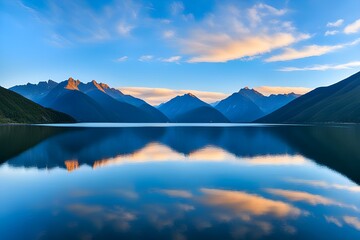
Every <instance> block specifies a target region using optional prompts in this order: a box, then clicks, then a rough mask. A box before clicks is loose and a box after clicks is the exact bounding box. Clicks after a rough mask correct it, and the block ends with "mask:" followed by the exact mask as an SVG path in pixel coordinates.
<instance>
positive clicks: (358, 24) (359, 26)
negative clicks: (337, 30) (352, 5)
mask: <svg viewBox="0 0 360 240" xmlns="http://www.w3.org/2000/svg"><path fill="white" fill-rule="evenodd" d="M359 31H360V19H358V20H356V21H355V22H353V23H351V24H349V25H347V26H346V27H345V29H344V33H346V34H352V33H357V32H359Z"/></svg>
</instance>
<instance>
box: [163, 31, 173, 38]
mask: <svg viewBox="0 0 360 240" xmlns="http://www.w3.org/2000/svg"><path fill="white" fill-rule="evenodd" d="M174 36H175V31H173V30H165V31H164V32H163V37H164V38H173V37H174Z"/></svg>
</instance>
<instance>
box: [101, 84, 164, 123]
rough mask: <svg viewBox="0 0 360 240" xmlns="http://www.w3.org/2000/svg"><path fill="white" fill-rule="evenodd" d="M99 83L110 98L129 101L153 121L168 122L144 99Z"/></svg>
mask: <svg viewBox="0 0 360 240" xmlns="http://www.w3.org/2000/svg"><path fill="white" fill-rule="evenodd" d="M100 85H101V86H102V88H103V89H104V91H105V93H107V94H108V95H109V96H111V97H112V98H114V99H116V100H118V101H120V102H125V103H129V104H131V105H133V106H135V107H138V108H140V109H141V110H143V111H145V112H146V113H147V114H148V115H149V117H150V118H151V121H153V122H169V119H168V118H167V117H166V116H165V115H164V114H163V113H162V112H161V111H159V110H158V109H157V108H155V107H153V106H151V105H150V104H148V103H147V102H145V101H144V100H142V99H139V98H136V97H133V96H131V95H126V94H123V93H122V92H121V91H120V90H118V89H115V88H110V87H109V86H108V85H106V84H103V83H101V84H100Z"/></svg>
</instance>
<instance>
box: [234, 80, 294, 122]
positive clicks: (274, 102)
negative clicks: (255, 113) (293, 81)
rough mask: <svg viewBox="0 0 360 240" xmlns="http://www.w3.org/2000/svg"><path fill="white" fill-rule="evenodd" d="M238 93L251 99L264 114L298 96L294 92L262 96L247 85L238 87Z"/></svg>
mask: <svg viewBox="0 0 360 240" xmlns="http://www.w3.org/2000/svg"><path fill="white" fill-rule="evenodd" d="M239 94H241V95H243V96H245V97H247V98H248V99H250V100H251V101H253V102H254V103H255V104H256V105H257V106H258V107H259V108H260V109H261V111H262V112H263V113H264V115H266V114H269V113H271V112H273V111H275V110H276V109H279V108H280V107H282V106H285V105H286V104H288V103H289V102H291V101H292V100H294V99H296V98H297V97H299V96H300V95H298V94H295V93H289V94H271V95H270V96H264V95H263V94H261V93H259V92H258V91H256V90H254V89H250V88H248V87H245V88H242V89H240V91H239ZM264 115H263V116H264Z"/></svg>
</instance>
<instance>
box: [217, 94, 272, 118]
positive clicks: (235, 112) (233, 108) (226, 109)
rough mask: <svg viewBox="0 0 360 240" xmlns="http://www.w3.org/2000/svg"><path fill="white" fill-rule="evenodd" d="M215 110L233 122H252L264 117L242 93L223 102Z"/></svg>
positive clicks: (233, 95)
mask: <svg viewBox="0 0 360 240" xmlns="http://www.w3.org/2000/svg"><path fill="white" fill-rule="evenodd" d="M215 108H216V109H217V110H218V111H220V112H221V113H222V114H224V116H226V117H227V118H228V119H229V120H230V121H231V122H252V121H254V120H256V119H258V118H259V117H262V116H264V115H265V114H264V112H263V111H262V110H261V109H260V108H259V107H258V106H257V105H256V104H255V103H254V102H253V101H251V100H250V99H249V98H248V97H246V96H244V95H243V94H241V93H240V92H237V93H233V94H232V95H231V96H229V97H227V98H225V99H224V100H221V101H220V102H219V103H218V104H217V105H216V106H215Z"/></svg>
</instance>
